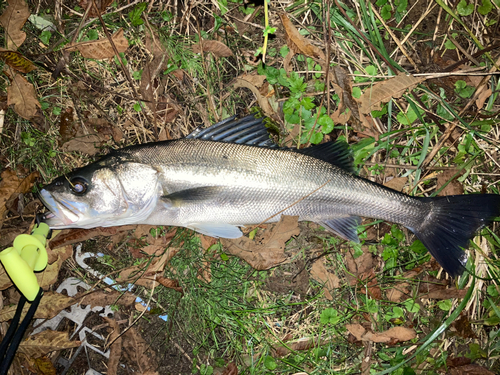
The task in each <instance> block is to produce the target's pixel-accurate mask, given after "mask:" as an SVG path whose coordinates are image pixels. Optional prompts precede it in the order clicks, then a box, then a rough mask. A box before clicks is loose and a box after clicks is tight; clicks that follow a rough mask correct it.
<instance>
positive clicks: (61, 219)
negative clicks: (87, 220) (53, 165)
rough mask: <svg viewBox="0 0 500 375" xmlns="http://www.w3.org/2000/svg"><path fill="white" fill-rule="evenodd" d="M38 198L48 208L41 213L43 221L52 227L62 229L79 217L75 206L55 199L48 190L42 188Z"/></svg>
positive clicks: (70, 225) (72, 223)
mask: <svg viewBox="0 0 500 375" xmlns="http://www.w3.org/2000/svg"><path fill="white" fill-rule="evenodd" d="M39 197H40V200H41V201H42V203H43V205H44V206H45V207H46V208H47V209H48V210H49V212H46V213H45V214H44V215H43V221H44V222H45V223H46V224H47V225H48V226H49V227H50V228H52V229H62V228H68V227H72V226H74V225H75V224H76V223H77V222H78V220H79V219H80V217H79V215H78V213H77V212H76V211H78V210H76V208H75V207H72V206H70V205H69V204H68V203H67V202H64V201H62V200H59V199H56V198H55V197H54V196H53V195H52V194H51V193H50V192H49V191H47V190H45V189H42V190H41V191H40V193H39Z"/></svg>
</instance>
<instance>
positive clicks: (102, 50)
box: [66, 29, 128, 60]
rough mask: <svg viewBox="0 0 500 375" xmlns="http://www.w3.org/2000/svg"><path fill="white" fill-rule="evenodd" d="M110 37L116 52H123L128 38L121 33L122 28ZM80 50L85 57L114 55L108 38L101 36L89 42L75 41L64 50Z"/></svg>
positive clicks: (96, 57) (110, 56) (102, 57)
mask: <svg viewBox="0 0 500 375" xmlns="http://www.w3.org/2000/svg"><path fill="white" fill-rule="evenodd" d="M111 38H112V39H113V43H114V44H115V46H116V49H117V50H118V52H125V51H126V50H127V48H128V40H127V38H125V36H124V35H123V29H119V30H118V31H116V32H115V33H114V34H113V35H112V36H111ZM76 50H78V51H80V53H81V54H82V56H83V57H85V58H87V59H96V60H103V59H110V58H112V57H113V56H114V55H115V51H114V49H113V47H112V46H111V42H110V41H109V40H108V38H101V39H98V40H92V41H90V42H81V43H76V44H74V45H72V46H70V47H68V48H66V51H68V52H71V51H76Z"/></svg>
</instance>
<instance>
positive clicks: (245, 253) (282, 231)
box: [221, 215, 300, 270]
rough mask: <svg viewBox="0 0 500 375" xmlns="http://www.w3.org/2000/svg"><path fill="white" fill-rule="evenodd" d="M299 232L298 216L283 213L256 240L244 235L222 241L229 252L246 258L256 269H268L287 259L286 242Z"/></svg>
mask: <svg viewBox="0 0 500 375" xmlns="http://www.w3.org/2000/svg"><path fill="white" fill-rule="evenodd" d="M299 233H300V230H299V227H298V217H297V216H285V215H283V216H281V219H280V221H279V222H278V223H277V224H272V226H271V228H270V229H268V230H266V231H264V233H262V234H259V235H258V236H256V238H255V239H254V240H251V239H250V238H248V237H246V236H242V237H240V238H237V239H234V240H229V239H221V242H222V244H223V245H224V248H225V249H226V251H227V252H228V253H230V254H232V255H235V256H237V257H239V258H241V259H243V260H245V261H246V262H247V263H248V264H250V265H251V266H252V267H253V268H255V269H256V270H267V269H269V268H272V267H276V266H277V265H279V264H281V263H283V262H284V261H285V260H286V259H287V257H286V255H285V242H286V241H288V240H289V239H290V237H292V236H296V235H298V234H299Z"/></svg>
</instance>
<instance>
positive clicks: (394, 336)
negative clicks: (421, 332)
mask: <svg viewBox="0 0 500 375" xmlns="http://www.w3.org/2000/svg"><path fill="white" fill-rule="evenodd" d="M346 328H347V330H348V331H349V332H350V333H351V334H352V335H353V336H354V337H355V338H356V340H358V341H372V342H378V343H389V344H391V345H394V344H396V343H398V342H403V341H408V340H412V339H414V338H415V337H417V334H416V332H415V330H414V329H411V328H406V327H393V328H390V329H388V330H387V331H384V332H380V333H374V332H370V331H367V330H366V329H365V328H364V327H363V326H362V325H361V324H347V325H346Z"/></svg>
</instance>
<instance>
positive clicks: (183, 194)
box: [161, 186, 222, 207]
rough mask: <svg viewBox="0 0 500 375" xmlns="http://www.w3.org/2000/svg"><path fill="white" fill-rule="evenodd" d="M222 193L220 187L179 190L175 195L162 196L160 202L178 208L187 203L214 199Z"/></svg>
mask: <svg viewBox="0 0 500 375" xmlns="http://www.w3.org/2000/svg"><path fill="white" fill-rule="evenodd" d="M221 191H222V187H221V186H201V187H197V188H192V189H186V190H179V191H176V192H175V193H172V194H168V195H163V196H162V197H161V200H162V201H163V202H164V203H165V204H167V205H169V206H174V207H180V206H182V205H185V204H189V203H198V202H203V201H209V200H212V199H214V198H215V197H216V196H217V195H219V194H220V193H221Z"/></svg>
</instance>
